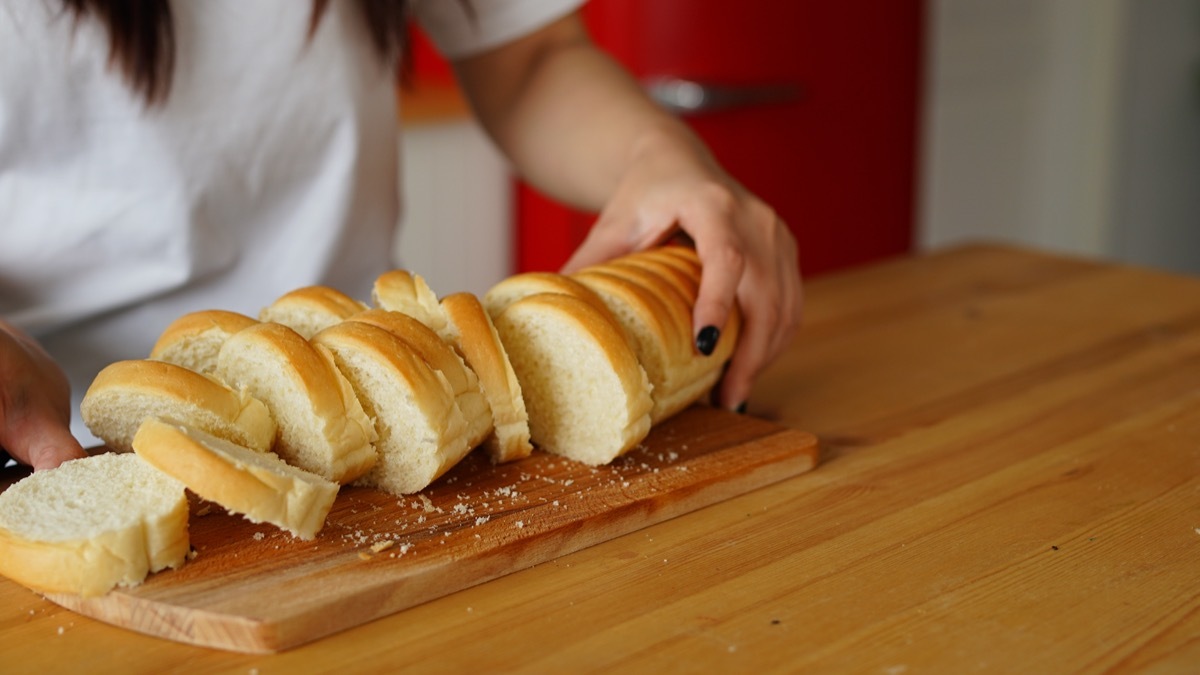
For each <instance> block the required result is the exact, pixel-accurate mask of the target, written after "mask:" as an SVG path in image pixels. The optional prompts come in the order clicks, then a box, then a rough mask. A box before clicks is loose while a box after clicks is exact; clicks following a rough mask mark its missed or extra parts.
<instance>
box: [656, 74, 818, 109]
mask: <svg viewBox="0 0 1200 675" xmlns="http://www.w3.org/2000/svg"><path fill="white" fill-rule="evenodd" d="M643 87H645V89H646V93H648V94H649V95H650V98H652V99H654V101H655V102H656V103H658V104H659V105H660V106H662V107H663V108H666V109H667V110H669V111H671V112H673V113H675V114H678V115H695V114H699V113H708V112H714V111H717V110H727V109H730V108H745V107H749V106H756V105H767V104H778V103H792V102H794V101H798V100H800V98H801V95H802V89H801V88H800V86H799V85H796V84H754V85H743V86H737V85H720V84H712V83H706V82H697V81H695V80H687V79H683V78H678V77H654V78H649V79H647V80H645V81H644V82H643Z"/></svg>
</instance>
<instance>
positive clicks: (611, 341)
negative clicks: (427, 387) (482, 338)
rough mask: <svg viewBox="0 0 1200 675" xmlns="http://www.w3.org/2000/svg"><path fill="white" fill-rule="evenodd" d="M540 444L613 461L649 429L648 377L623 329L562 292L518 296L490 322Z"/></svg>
mask: <svg viewBox="0 0 1200 675" xmlns="http://www.w3.org/2000/svg"><path fill="white" fill-rule="evenodd" d="M495 325H496V329H497V331H498V332H499V335H500V338H501V340H503V342H504V344H505V345H506V346H507V348H508V355H509V358H510V359H511V362H512V366H513V369H514V370H515V372H516V375H517V379H518V380H519V381H520V383H521V390H522V392H523V394H524V396H525V403H526V406H527V407H528V411H529V427H530V432H531V434H532V437H533V442H534V443H535V444H537V446H538V447H539V448H541V449H542V450H545V451H548V452H552V453H555V454H558V455H561V456H564V457H567V458H570V459H573V460H576V461H579V462H583V463H585V464H590V465H600V464H606V463H608V462H611V461H612V460H613V459H615V458H616V457H618V456H620V455H621V454H623V453H625V452H626V451H628V450H629V449H630V448H632V447H634V446H635V445H637V443H639V442H640V441H641V440H642V439H643V438H645V437H646V434H647V433H649V431H650V410H651V408H652V406H653V403H652V402H651V399H650V383H649V381H648V380H647V379H646V373H645V371H644V370H643V369H642V367H641V365H639V364H638V361H637V357H636V356H635V355H634V353H633V350H632V349H631V348H630V346H629V344H628V342H626V340H625V338H624V336H623V335H622V334H621V332H620V331H619V330H618V329H617V328H616V326H614V324H613V323H612V321H611V319H609V318H608V317H606V316H605V315H604V314H602V313H601V312H600V310H598V309H596V308H595V307H594V306H592V305H591V304H589V303H588V302H586V301H584V300H581V299H579V298H577V297H574V296H570V295H565V294H560V293H538V294H535V295H530V296H526V297H524V298H521V299H520V300H517V301H515V302H513V303H511V304H509V305H508V306H507V307H505V308H504V310H503V311H502V312H500V314H499V316H497V317H496V321H495Z"/></svg>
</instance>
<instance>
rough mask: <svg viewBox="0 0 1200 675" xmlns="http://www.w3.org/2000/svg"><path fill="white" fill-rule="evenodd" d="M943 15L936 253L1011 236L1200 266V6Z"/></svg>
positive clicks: (933, 160)
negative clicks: (1199, 242)
mask: <svg viewBox="0 0 1200 675" xmlns="http://www.w3.org/2000/svg"><path fill="white" fill-rule="evenodd" d="M929 9H930V16H929V21H930V24H929V32H928V33H927V35H928V40H929V52H928V53H929V57H930V58H929V59H928V62H927V63H928V66H927V67H928V70H927V78H926V86H927V92H926V96H927V98H926V106H925V120H924V130H923V139H922V142H923V152H922V163H923V166H922V181H921V194H920V203H921V213H920V215H919V218H918V223H919V225H918V231H919V243H920V245H921V246H922V247H926V248H927V247H931V246H938V245H942V244H948V243H953V242H956V241H962V240H973V239H974V240H977V239H989V240H1002V241H1013V242H1019V243H1026V244H1031V245H1034V246H1039V247H1042V248H1046V249H1050V250H1057V251H1063V252H1068V253H1079V254H1084V255H1093V256H1104V257H1115V258H1120V259H1124V260H1131V261H1135V262H1140V263H1146V264H1152V265H1158V266H1165V267H1174V268H1178V269H1185V270H1190V271H1200V246H1196V242H1197V239H1196V237H1197V236H1200V234H1198V233H1197V231H1198V230H1200V202H1198V200H1200V196H1198V195H1200V180H1198V178H1197V176H1198V172H1200V152H1197V149H1198V148H1200V91H1198V88H1200V85H1197V84H1196V83H1197V82H1198V81H1200V74H1198V73H1200V0H934V1H933V2H931V3H930V5H929ZM1193 104H1194V105H1193Z"/></svg>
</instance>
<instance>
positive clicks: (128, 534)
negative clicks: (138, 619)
mask: <svg viewBox="0 0 1200 675" xmlns="http://www.w3.org/2000/svg"><path fill="white" fill-rule="evenodd" d="M188 550H189V546H188V502H187V496H186V495H185V493H184V489H183V484H182V483H180V482H179V481H177V480H175V479H174V478H171V477H170V476H168V475H166V474H164V473H162V472H160V471H158V470H156V469H154V468H153V467H151V466H150V465H149V464H146V463H145V462H143V461H142V460H141V459H140V458H139V457H137V456H136V455H131V454H114V453H107V454H102V455H95V456H92V457H87V458H84V459H76V460H71V461H68V462H65V463H63V464H62V465H61V466H59V467H58V468H56V469H50V470H47V471H38V472H36V473H34V474H32V475H30V476H28V477H26V478H24V479H23V480H21V481H20V482H18V483H16V484H14V485H12V486H11V487H9V488H8V489H7V490H5V491H4V493H3V494H0V574H3V575H4V576H6V577H8V578H10V579H12V580H14V581H16V582H18V583H21V584H23V585H25V586H28V587H29V588H32V589H34V590H37V591H40V592H43V593H73V594H77V595H82V596H96V595H102V594H104V593H107V592H108V591H109V590H111V589H112V588H113V587H114V586H117V585H122V586H132V585H136V584H139V583H141V582H142V581H143V580H144V579H145V578H146V575H147V574H149V573H150V572H157V571H159V570H162V569H165V568H168V567H171V568H174V567H179V566H180V565H182V564H183V563H184V560H185V559H186V558H187V554H188Z"/></svg>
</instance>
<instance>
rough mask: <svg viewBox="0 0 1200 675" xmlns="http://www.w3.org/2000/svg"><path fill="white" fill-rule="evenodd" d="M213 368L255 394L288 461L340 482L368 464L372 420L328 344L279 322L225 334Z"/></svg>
mask: <svg viewBox="0 0 1200 675" xmlns="http://www.w3.org/2000/svg"><path fill="white" fill-rule="evenodd" d="M217 376H218V377H220V378H221V379H222V380H224V381H225V382H227V383H229V384H230V385H232V386H235V387H239V388H242V389H244V390H246V391H247V392H249V393H250V394H251V395H253V396H255V397H257V398H259V399H260V400H262V402H263V403H265V404H266V405H267V408H268V409H269V410H270V411H271V416H272V417H273V418H274V419H275V421H276V423H277V424H278V425H279V436H278V440H277V441H276V444H275V452H276V453H277V454H278V455H279V456H280V457H282V458H283V459H284V460H285V461H287V462H288V463H290V464H292V465H294V466H298V467H300V468H301V469H304V470H306V471H311V472H313V473H315V474H318V475H320V476H324V477H325V478H327V479H329V480H331V481H333V482H335V483H341V484H346V483H349V482H350V481H352V480H354V479H356V478H358V477H359V476H362V475H364V474H365V473H367V472H368V471H370V470H371V467H373V466H374V465H375V448H374V446H373V444H374V442H375V440H376V438H377V436H376V433H375V425H374V424H372V422H371V420H370V419H369V418H368V417H367V415H366V413H364V412H363V408H362V404H361V403H360V402H359V400H358V398H357V396H356V395H355V393H354V390H353V388H351V386H350V383H349V382H347V381H346V378H345V377H344V376H343V375H342V374H341V372H339V371H338V369H337V367H336V366H335V365H334V363H333V357H332V356H331V355H330V354H329V351H328V350H327V349H325V348H324V347H321V346H314V345H312V344H310V343H309V341H308V340H305V339H304V338H303V337H301V336H300V334H299V333H297V332H296V331H294V330H292V329H291V328H288V327H287V326H284V325H282V324H278V323H269V322H268V323H260V324H258V325H256V326H251V327H250V328H247V329H245V330H242V331H240V332H238V333H237V334H235V335H233V336H231V337H230V338H229V339H228V340H226V341H225V344H224V345H223V346H222V347H221V353H220V354H219V355H218V357H217Z"/></svg>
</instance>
